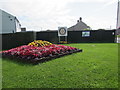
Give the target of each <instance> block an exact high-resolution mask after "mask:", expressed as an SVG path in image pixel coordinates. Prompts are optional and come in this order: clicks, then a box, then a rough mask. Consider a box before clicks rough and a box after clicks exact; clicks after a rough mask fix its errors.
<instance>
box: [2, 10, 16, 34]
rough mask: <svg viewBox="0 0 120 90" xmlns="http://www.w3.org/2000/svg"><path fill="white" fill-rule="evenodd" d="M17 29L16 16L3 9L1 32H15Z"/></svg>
mask: <svg viewBox="0 0 120 90" xmlns="http://www.w3.org/2000/svg"><path fill="white" fill-rule="evenodd" d="M13 32H16V30H15V17H14V16H12V15H10V14H9V13H6V12H4V11H2V32H0V33H13Z"/></svg>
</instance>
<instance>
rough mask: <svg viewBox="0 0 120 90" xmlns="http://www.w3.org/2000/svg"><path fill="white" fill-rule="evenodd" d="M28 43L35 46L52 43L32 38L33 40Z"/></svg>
mask: <svg viewBox="0 0 120 90" xmlns="http://www.w3.org/2000/svg"><path fill="white" fill-rule="evenodd" d="M28 45H30V46H35V47H44V46H48V45H52V43H50V42H48V41H42V40H34V41H33V42H31V43H29V44H28Z"/></svg>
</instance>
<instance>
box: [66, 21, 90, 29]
mask: <svg viewBox="0 0 120 90" xmlns="http://www.w3.org/2000/svg"><path fill="white" fill-rule="evenodd" d="M88 28H90V27H89V26H87V24H85V23H84V22H83V21H82V20H80V21H79V20H78V22H77V24H76V25H74V26H71V27H69V28H68V31H80V30H85V29H88Z"/></svg>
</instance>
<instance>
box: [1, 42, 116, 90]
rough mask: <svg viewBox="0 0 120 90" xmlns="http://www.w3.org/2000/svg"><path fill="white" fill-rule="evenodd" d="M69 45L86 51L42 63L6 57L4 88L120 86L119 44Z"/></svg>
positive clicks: (3, 68)
mask: <svg viewBox="0 0 120 90" xmlns="http://www.w3.org/2000/svg"><path fill="white" fill-rule="evenodd" d="M65 45H69V46H73V47H77V48H80V49H83V52H82V53H74V54H72V55H67V56H64V57H61V58H57V59H54V60H51V61H48V62H45V63H41V64H38V65H29V64H23V63H18V62H14V61H11V60H7V59H3V60H2V74H3V81H2V85H3V88H118V44H112V43H111V44H106V43H104V44H95V43H94V44H65Z"/></svg>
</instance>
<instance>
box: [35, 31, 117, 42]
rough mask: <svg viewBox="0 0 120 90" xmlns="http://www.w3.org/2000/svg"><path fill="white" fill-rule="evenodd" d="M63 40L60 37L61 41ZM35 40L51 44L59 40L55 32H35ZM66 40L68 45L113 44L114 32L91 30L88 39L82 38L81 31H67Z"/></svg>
mask: <svg viewBox="0 0 120 90" xmlns="http://www.w3.org/2000/svg"><path fill="white" fill-rule="evenodd" d="M113 33H114V35H113ZM63 38H64V37H61V40H63ZM36 39H37V40H40V39H41V40H47V41H50V42H52V43H58V40H59V38H58V34H57V31H48V32H37V36H36ZM67 40H68V43H114V42H115V41H114V40H115V30H92V31H90V37H82V31H68V37H67Z"/></svg>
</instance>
